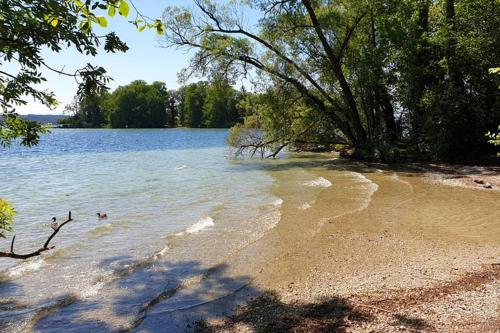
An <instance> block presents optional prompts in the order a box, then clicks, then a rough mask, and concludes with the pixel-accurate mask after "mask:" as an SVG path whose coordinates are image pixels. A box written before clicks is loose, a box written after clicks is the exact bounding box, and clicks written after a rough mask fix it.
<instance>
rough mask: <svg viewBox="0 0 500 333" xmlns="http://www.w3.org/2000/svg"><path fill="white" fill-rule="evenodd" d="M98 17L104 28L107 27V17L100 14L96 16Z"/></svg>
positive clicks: (98, 21)
mask: <svg viewBox="0 0 500 333" xmlns="http://www.w3.org/2000/svg"><path fill="white" fill-rule="evenodd" d="M96 19H97V23H98V24H99V25H100V26H101V27H103V28H106V27H107V26H108V20H106V18H105V17H104V16H102V15H99V16H97V17H96Z"/></svg>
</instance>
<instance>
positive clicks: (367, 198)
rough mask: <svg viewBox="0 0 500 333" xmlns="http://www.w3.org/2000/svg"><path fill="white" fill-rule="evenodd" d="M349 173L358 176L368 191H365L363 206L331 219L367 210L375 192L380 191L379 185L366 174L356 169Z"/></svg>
mask: <svg viewBox="0 0 500 333" xmlns="http://www.w3.org/2000/svg"><path fill="white" fill-rule="evenodd" d="M349 175H351V176H353V177H354V178H356V179H357V180H358V181H359V183H361V184H362V185H361V186H362V188H363V189H365V190H366V192H365V193H364V194H365V195H364V198H361V199H362V201H361V206H359V207H358V208H356V209H354V210H351V211H348V212H345V213H342V214H339V215H336V216H333V217H332V218H331V219H337V218H339V217H343V216H346V215H349V214H354V213H358V212H361V211H363V210H365V209H366V208H368V207H369V206H370V203H371V202H372V198H373V195H374V194H375V192H377V191H378V185H377V184H376V183H374V182H372V181H371V180H370V179H368V178H367V177H366V176H364V175H362V174H360V173H359V172H354V171H353V172H349Z"/></svg>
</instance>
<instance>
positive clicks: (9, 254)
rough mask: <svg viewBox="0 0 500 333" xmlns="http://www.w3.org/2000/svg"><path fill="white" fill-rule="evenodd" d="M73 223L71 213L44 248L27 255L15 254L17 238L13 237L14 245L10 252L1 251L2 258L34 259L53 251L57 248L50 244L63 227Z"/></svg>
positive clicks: (11, 246) (12, 244)
mask: <svg viewBox="0 0 500 333" xmlns="http://www.w3.org/2000/svg"><path fill="white" fill-rule="evenodd" d="M71 221H73V219H72V218H71V212H69V214H68V219H67V220H66V221H65V222H63V223H61V225H59V226H58V227H57V228H55V229H54V232H52V234H51V235H50V236H49V238H47V241H46V242H45V244H43V247H41V248H39V249H38V250H36V251H33V252H31V253H27V254H17V253H15V252H14V242H15V240H16V236H14V237H12V243H11V244H10V252H1V251H0V258H12V259H28V258H32V257H37V256H39V255H41V254H42V253H43V252H45V251H49V250H52V249H53V248H55V246H50V242H51V241H52V239H53V238H54V237H55V236H56V235H57V234H58V233H59V231H60V230H61V229H62V227H64V226H65V225H66V224H68V223H69V222H71Z"/></svg>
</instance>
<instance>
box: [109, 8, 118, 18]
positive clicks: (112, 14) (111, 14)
mask: <svg viewBox="0 0 500 333" xmlns="http://www.w3.org/2000/svg"><path fill="white" fill-rule="evenodd" d="M115 13H116V8H115V6H113V5H109V8H108V15H109V17H113V16H115Z"/></svg>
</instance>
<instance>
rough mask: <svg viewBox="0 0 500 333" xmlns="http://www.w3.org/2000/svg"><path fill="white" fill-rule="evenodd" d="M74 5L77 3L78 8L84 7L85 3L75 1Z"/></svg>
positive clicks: (78, 0)
mask: <svg viewBox="0 0 500 333" xmlns="http://www.w3.org/2000/svg"><path fill="white" fill-rule="evenodd" d="M74 3H75V5H77V6H78V7H83V2H81V1H80V0H74Z"/></svg>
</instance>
